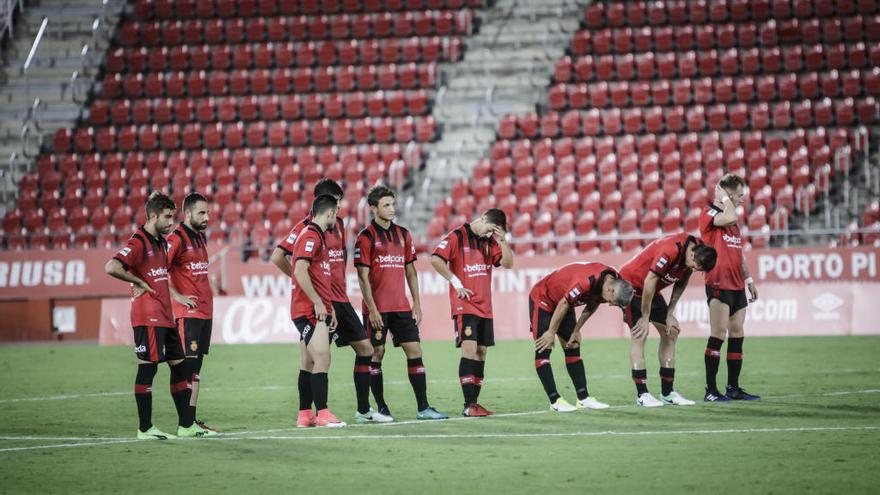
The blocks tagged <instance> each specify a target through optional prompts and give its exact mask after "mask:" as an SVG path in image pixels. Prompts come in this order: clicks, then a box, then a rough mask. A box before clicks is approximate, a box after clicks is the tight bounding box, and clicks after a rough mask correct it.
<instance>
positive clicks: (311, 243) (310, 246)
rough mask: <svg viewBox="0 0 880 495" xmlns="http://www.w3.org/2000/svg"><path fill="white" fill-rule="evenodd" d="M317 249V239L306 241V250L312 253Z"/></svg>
mask: <svg viewBox="0 0 880 495" xmlns="http://www.w3.org/2000/svg"><path fill="white" fill-rule="evenodd" d="M314 249H315V241H306V252H307V253H311V252H312V251H313V250H314Z"/></svg>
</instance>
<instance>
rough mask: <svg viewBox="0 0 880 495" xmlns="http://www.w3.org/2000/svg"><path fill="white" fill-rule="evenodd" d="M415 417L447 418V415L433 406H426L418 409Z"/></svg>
mask: <svg viewBox="0 0 880 495" xmlns="http://www.w3.org/2000/svg"><path fill="white" fill-rule="evenodd" d="M416 419H424V420H431V419H449V416H447V415H445V414H443V413H442V412H440V411H438V410H436V409H434V408H433V407H427V408H425V409H422V410H421V411H419V413H418V414H416Z"/></svg>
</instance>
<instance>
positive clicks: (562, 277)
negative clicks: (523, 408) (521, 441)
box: [529, 263, 633, 412]
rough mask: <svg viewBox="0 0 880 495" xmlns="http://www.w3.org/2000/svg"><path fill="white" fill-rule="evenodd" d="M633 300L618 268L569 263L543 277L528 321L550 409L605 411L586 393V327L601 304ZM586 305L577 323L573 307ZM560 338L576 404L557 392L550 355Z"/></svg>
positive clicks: (532, 295)
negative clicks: (583, 334) (583, 339)
mask: <svg viewBox="0 0 880 495" xmlns="http://www.w3.org/2000/svg"><path fill="white" fill-rule="evenodd" d="M632 297H633V288H632V286H631V285H630V284H629V282H626V281H625V280H622V279H621V278H620V275H618V273H617V272H616V271H614V269H613V268H611V267H610V266H607V265H603V264H602V263H569V264H567V265H565V266H563V267H561V268H559V269H557V270H555V271H553V272H551V273H550V274H548V275H547V276H546V277H544V278H542V279H541V280H540V281H538V283H537V284H535V286H534V287H532V291H531V292H530V293H529V322H530V326H531V330H532V337H533V338H534V339H535V370H536V371H537V373H538V378H539V379H540V380H541V384H542V385H543V386H544V391H545V392H546V393H547V398H548V399H550V409H551V410H553V411H556V412H572V411H575V410H576V409H606V408H607V407H608V404H605V403H602V402H599V401H598V400H596V399H595V398H593V397H590V394H589V392H588V390H587V375H586V372H585V371H584V363H583V361H582V360H581V349H580V347H581V346H580V343H581V328H583V326H584V324H585V323H586V322H587V320H589V319H590V316H592V315H593V313H594V312H595V311H596V309H597V308H598V307H599V304H601V303H603V302H604V303H608V304H611V305H614V306H619V307H621V308H623V307H626V305H627V304H629V302H630V300H631V299H632ZM582 305H586V307H585V308H584V310H583V311H582V312H581V315H580V318H577V321H575V312H574V308H575V307H576V306H582ZM557 338H558V339H559V342H560V344H561V345H562V348H563V352H564V353H565V367H566V369H567V370H568V376H569V377H570V378H571V382H572V384H573V385H574V388H575V392H576V393H577V398H578V400H577V406H572V405H571V404H569V403H568V401H566V400H565V399H564V398H562V396H560V395H559V392H557V391H556V382H555V380H554V379H553V369H552V368H551V367H550V352H551V350H552V349H553V344H554V341H555V340H556V339H557Z"/></svg>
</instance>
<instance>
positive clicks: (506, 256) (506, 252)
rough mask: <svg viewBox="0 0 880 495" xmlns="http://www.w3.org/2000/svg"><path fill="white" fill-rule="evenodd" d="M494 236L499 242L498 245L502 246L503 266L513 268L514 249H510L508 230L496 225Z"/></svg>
mask: <svg viewBox="0 0 880 495" xmlns="http://www.w3.org/2000/svg"><path fill="white" fill-rule="evenodd" d="M492 236H493V237H494V238H495V242H497V243H498V247H500V248H501V266H502V267H503V268H507V269H508V270H509V269H511V268H513V250H512V249H510V244H509V243H508V242H507V232H505V231H504V229H502V228H501V227H498V226H497V225H496V226H495V229H494V233H493V234H492Z"/></svg>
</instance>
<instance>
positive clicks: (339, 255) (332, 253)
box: [327, 249, 344, 261]
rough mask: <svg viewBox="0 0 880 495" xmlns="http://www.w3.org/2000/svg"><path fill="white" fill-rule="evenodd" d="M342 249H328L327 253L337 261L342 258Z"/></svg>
mask: <svg viewBox="0 0 880 495" xmlns="http://www.w3.org/2000/svg"><path fill="white" fill-rule="evenodd" d="M343 253H344V251H343V250H341V249H328V250H327V255H328V256H330V258H331V259H333V260H334V261H339V260H341V259H342V255H343Z"/></svg>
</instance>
